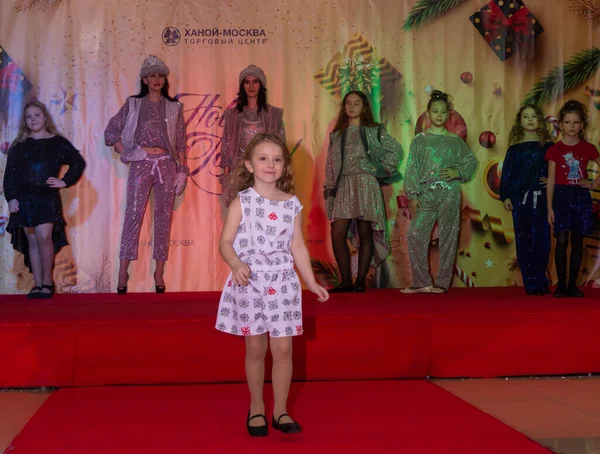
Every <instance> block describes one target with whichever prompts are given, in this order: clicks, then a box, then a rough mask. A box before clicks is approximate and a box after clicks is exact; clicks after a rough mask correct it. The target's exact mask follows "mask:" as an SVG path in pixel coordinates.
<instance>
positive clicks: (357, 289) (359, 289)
mask: <svg viewBox="0 0 600 454" xmlns="http://www.w3.org/2000/svg"><path fill="white" fill-rule="evenodd" d="M366 290H367V287H366V286H364V285H360V284H358V285H355V286H354V291H355V292H356V293H365V291H366Z"/></svg>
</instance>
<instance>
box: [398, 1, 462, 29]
mask: <svg viewBox="0 0 600 454" xmlns="http://www.w3.org/2000/svg"><path fill="white" fill-rule="evenodd" d="M464 1H465V0H417V3H416V4H415V6H413V9H412V10H411V11H410V13H408V17H407V18H406V19H405V20H404V24H403V25H402V30H404V31H405V32H409V31H411V30H412V29H413V28H417V27H419V26H421V25H423V24H425V23H427V22H431V21H432V20H434V19H435V18H436V17H438V16H440V15H442V14H443V13H445V12H446V11H448V10H449V9H452V8H454V7H455V6H458V5H460V4H461V3H463V2H464Z"/></svg>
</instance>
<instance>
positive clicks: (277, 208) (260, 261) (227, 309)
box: [216, 188, 302, 337]
mask: <svg viewBox="0 0 600 454" xmlns="http://www.w3.org/2000/svg"><path fill="white" fill-rule="evenodd" d="M239 197H240V202H241V205H242V220H241V222H240V225H239V226H238V229H237V234H236V238H235V241H234V249H235V252H236V254H237V255H238V257H240V259H241V260H242V262H244V263H246V264H247V265H248V266H249V267H250V278H249V280H250V282H249V284H248V285H236V284H234V283H232V278H231V275H230V276H229V277H228V280H227V281H226V285H225V287H224V289H223V292H222V294H221V301H220V303H219V310H218V316H217V323H216V328H217V329H218V330H220V331H224V332H227V333H231V334H235V335H243V336H250V335H257V334H262V333H265V332H269V333H270V335H271V336H273V337H278V336H281V335H284V336H294V335H298V334H301V333H302V325H301V323H302V321H301V320H302V309H301V294H300V292H301V289H300V284H299V280H298V276H297V275H296V272H295V271H294V269H293V263H294V261H293V257H292V254H291V250H290V248H291V243H292V237H293V234H294V218H295V217H296V216H297V215H298V214H299V213H300V211H301V210H302V205H301V204H300V202H299V201H298V199H297V197H291V198H290V199H288V200H285V201H277V200H268V199H265V198H264V197H262V196H260V195H259V194H257V193H256V191H255V190H254V189H252V188H248V189H246V190H244V191H242V192H240V194H239ZM250 294H252V296H251V297H250V296H249V295H250ZM292 308H293V310H290V309H292ZM298 323H300V324H298ZM240 324H241V325H240Z"/></svg>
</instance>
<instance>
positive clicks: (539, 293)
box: [538, 288, 550, 296]
mask: <svg viewBox="0 0 600 454" xmlns="http://www.w3.org/2000/svg"><path fill="white" fill-rule="evenodd" d="M538 295H540V296H544V295H550V289H548V288H543V289H541V290H540V291H538Z"/></svg>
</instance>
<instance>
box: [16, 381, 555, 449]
mask: <svg viewBox="0 0 600 454" xmlns="http://www.w3.org/2000/svg"><path fill="white" fill-rule="evenodd" d="M267 391H268V392H267V393H266V395H270V394H271V390H270V388H269V389H268V390H267ZM247 404H248V392H247V388H246V386H245V385H239V384H224V385H194V386H162V387H156V386H144V387H122V386H119V387H99V388H88V389H61V390H59V391H58V392H56V393H54V394H53V395H52V396H50V398H49V399H48V401H47V402H46V404H44V406H43V407H42V408H41V409H40V410H39V411H38V412H37V414H36V415H35V416H34V417H33V418H32V419H31V421H30V422H29V423H28V424H27V426H26V427H25V429H24V430H23V431H22V432H21V434H20V435H19V436H18V437H17V438H16V439H15V440H14V441H13V444H12V446H11V447H10V448H9V449H8V450H7V452H10V453H11V454H40V453H44V454H107V453H110V454H142V453H143V454H164V453H173V454H187V453H189V454H192V453H193V454H197V453H235V452H243V453H245V454H252V453H265V452H282V453H287V454H293V453H309V452H313V453H325V452H327V453H367V452H371V453H452V454H455V453H456V454H488V453H489V454H492V453H498V454H506V453H511V454H548V453H549V452H550V451H547V450H546V449H545V448H543V447H541V446H540V445H538V444H536V443H535V442H533V441H531V440H529V439H527V438H526V437H525V436H524V435H522V434H520V433H519V432H517V431H515V430H513V429H511V428H510V427H508V426H506V425H504V424H502V423H501V422H499V421H497V420H495V419H494V418H492V417H491V416H488V415H487V414H485V413H482V412H481V411H479V410H477V409H476V408H474V407H472V406H470V405H469V404H467V403H465V402H463V401H461V400H460V399H458V398H456V397H454V396H452V395H451V394H450V393H448V392H446V391H444V390H442V389H440V388H438V387H437V386H435V385H433V384H430V383H427V382H425V381H417V380H415V381H350V382H327V383H325V382H312V383H295V384H294V385H293V386H292V399H291V405H290V407H289V410H290V412H291V413H292V415H293V416H294V417H295V418H297V420H298V421H299V422H300V423H301V424H302V426H303V428H304V432H303V433H301V434H297V435H283V434H281V433H279V432H276V431H274V430H272V429H271V430H270V433H269V436H268V437H266V438H264V439H253V438H251V437H250V436H249V435H248V434H247V432H246V429H245V417H246V413H247ZM269 406H270V405H269ZM268 417H269V418H270V414H268Z"/></svg>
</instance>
